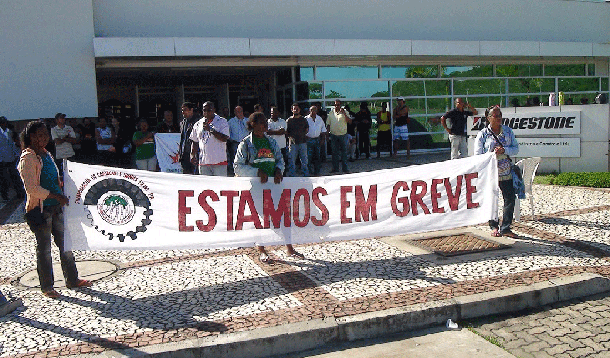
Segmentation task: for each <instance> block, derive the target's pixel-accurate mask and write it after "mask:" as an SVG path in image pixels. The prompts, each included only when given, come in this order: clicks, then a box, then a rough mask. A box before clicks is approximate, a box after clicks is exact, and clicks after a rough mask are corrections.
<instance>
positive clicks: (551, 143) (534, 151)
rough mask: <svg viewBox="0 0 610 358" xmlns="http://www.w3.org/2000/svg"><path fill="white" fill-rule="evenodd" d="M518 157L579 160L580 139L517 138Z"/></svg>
mask: <svg viewBox="0 0 610 358" xmlns="http://www.w3.org/2000/svg"><path fill="white" fill-rule="evenodd" d="M517 141H518V142H519V155H518V156H519V157H523V158H527V157H542V158H580V138H526V137H521V138H518V139H517Z"/></svg>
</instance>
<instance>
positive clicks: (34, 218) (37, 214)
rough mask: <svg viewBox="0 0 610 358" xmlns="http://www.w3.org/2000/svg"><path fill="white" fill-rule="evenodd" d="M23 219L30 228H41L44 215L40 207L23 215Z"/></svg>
mask: <svg viewBox="0 0 610 358" xmlns="http://www.w3.org/2000/svg"><path fill="white" fill-rule="evenodd" d="M23 218H24V219H25V221H26V222H27V223H28V225H30V226H42V225H44V224H45V219H44V215H43V213H42V209H41V208H40V206H37V207H35V208H33V209H32V210H30V211H28V212H26V213H25V214H24V215H23Z"/></svg>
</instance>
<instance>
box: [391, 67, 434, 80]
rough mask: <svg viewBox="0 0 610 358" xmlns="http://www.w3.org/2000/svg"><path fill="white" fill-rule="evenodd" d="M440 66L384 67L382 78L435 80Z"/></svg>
mask: <svg viewBox="0 0 610 358" xmlns="http://www.w3.org/2000/svg"><path fill="white" fill-rule="evenodd" d="M434 77H438V66H383V67H381V78H434Z"/></svg>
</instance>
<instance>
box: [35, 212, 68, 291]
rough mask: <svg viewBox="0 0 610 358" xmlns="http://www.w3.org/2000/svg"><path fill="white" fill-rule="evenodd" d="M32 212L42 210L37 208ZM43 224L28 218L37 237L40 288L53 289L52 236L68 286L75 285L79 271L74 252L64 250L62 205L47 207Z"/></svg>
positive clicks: (43, 215) (43, 214) (44, 289)
mask: <svg viewBox="0 0 610 358" xmlns="http://www.w3.org/2000/svg"><path fill="white" fill-rule="evenodd" d="M32 210H40V207H36V208H34V209H32ZM42 217H43V221H42V223H34V222H33V221H30V220H28V219H27V217H26V222H27V223H28V226H29V227H30V230H32V232H33V233H34V236H36V270H37V271H38V280H39V281H40V288H41V289H42V290H43V291H47V290H51V289H53V283H54V278H53V261H52V259H51V235H53V241H55V245H57V247H58V248H59V259H60V261H61V270H62V271H63V274H64V278H65V280H66V284H75V283H76V281H77V280H78V271H77V269H76V262H75V261H74V254H72V251H65V250H64V213H63V210H62V208H61V206H60V205H53V206H45V207H44V210H43V212H42Z"/></svg>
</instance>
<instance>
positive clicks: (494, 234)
mask: <svg viewBox="0 0 610 358" xmlns="http://www.w3.org/2000/svg"><path fill="white" fill-rule="evenodd" d="M491 236H493V237H500V236H502V235H501V234H500V233H499V232H498V229H494V231H492V232H491Z"/></svg>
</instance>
